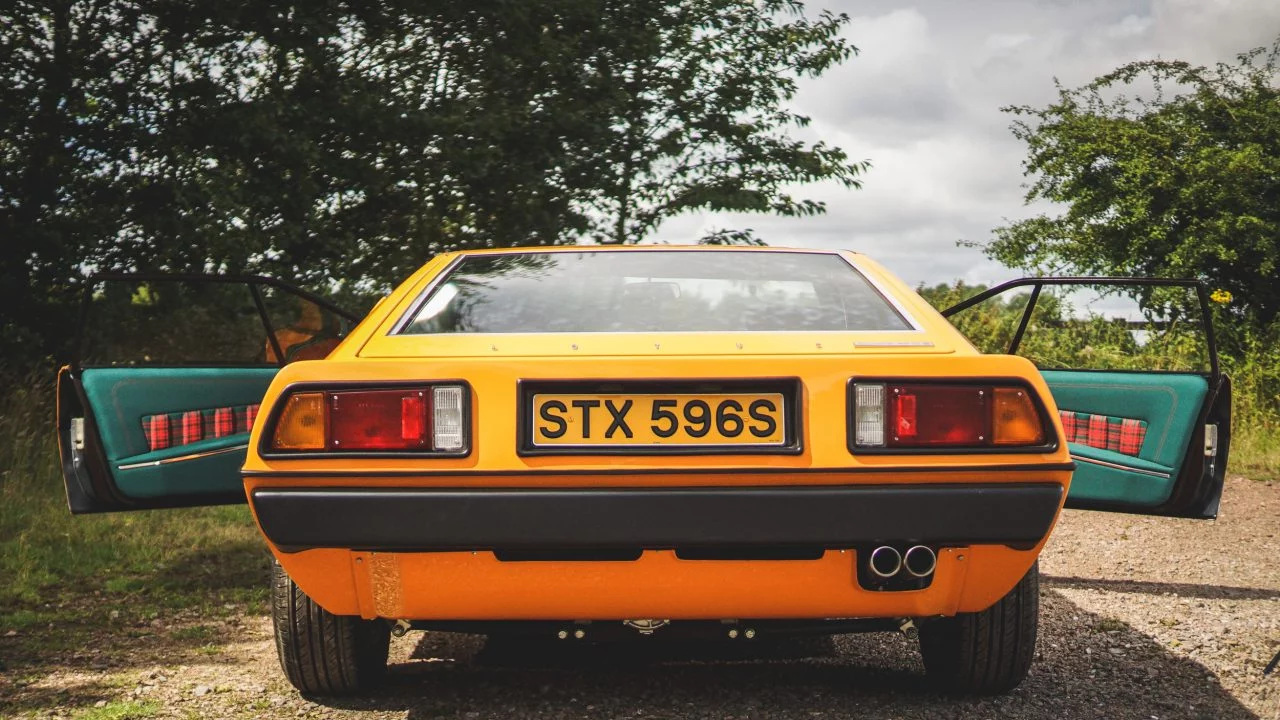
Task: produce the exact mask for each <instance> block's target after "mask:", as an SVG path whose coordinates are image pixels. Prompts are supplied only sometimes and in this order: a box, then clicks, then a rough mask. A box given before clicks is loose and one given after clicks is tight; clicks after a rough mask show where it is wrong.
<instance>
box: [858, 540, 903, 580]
mask: <svg viewBox="0 0 1280 720" xmlns="http://www.w3.org/2000/svg"><path fill="white" fill-rule="evenodd" d="M867 567H868V568H869V569H870V570H871V572H872V574H874V575H877V576H879V577H882V578H891V577H893V576H894V575H897V574H898V571H899V570H901V569H902V553H900V552H898V549H897V548H892V547H889V546H888V545H881V546H880V547H878V548H876V549H875V550H872V551H871V557H870V558H868V559H867Z"/></svg>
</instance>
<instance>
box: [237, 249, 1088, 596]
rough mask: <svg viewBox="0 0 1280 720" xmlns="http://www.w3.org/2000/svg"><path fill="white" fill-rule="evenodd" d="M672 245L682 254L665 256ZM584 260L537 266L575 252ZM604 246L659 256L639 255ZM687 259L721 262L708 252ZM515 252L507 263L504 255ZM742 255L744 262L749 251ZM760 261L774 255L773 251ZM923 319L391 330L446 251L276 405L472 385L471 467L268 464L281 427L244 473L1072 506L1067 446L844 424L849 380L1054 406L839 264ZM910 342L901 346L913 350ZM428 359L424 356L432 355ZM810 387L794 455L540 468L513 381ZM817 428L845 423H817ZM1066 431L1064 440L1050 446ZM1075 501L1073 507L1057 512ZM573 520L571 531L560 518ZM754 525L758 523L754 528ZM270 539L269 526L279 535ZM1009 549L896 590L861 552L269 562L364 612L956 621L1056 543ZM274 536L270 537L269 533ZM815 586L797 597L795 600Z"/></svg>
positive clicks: (449, 463) (332, 481) (279, 385)
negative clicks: (1049, 499) (954, 443)
mask: <svg viewBox="0 0 1280 720" xmlns="http://www.w3.org/2000/svg"><path fill="white" fill-rule="evenodd" d="M663 249H665V250H668V251H670V250H671V249H670V248H663ZM580 251H581V249H580V248H564V249H551V250H547V249H539V250H538V252H580ZM592 251H593V252H622V253H629V252H630V253H634V252H646V250H645V249H643V248H619V249H600V250H592ZM688 251H692V252H715V250H708V249H707V248H696V249H690V250H688ZM492 252H499V253H503V252H510V251H492ZM734 252H742V250H741V249H737V250H734ZM752 252H763V253H769V252H778V251H777V250H772V249H760V250H752ZM841 254H842V255H844V256H845V257H846V258H847V259H848V260H849V261H850V262H851V263H852V264H853V265H854V266H855V267H856V268H857V269H858V270H859V271H861V272H862V273H864V274H865V275H866V276H867V277H868V278H869V279H871V280H872V281H873V282H874V283H875V284H877V285H879V286H880V287H881V288H882V289H883V290H884V291H886V292H888V293H891V294H892V296H893V297H894V298H895V299H896V300H897V302H899V303H900V304H901V305H902V306H903V308H904V309H905V310H906V311H907V312H908V313H909V314H910V316H911V317H913V318H914V319H915V320H916V321H917V322H918V324H919V326H920V330H919V331H912V332H910V333H902V332H890V333H849V334H846V335H844V336H843V337H842V336H841V334H838V333H825V332H824V333H722V334H696V333H665V334H664V333H644V334H616V335H615V334H591V333H584V334H580V335H577V334H572V333H568V334H565V333H557V334H532V335H506V336H490V335H482V334H475V335H465V334H458V335H452V336H445V337H441V336H436V335H399V336H397V335H394V334H392V333H391V330H392V328H393V326H394V325H395V323H396V322H397V321H398V320H399V319H400V318H401V317H402V316H403V315H404V314H405V313H406V312H407V311H408V309H409V307H410V306H411V305H412V303H413V302H414V301H415V300H416V299H417V298H418V297H419V296H420V295H421V294H422V292H423V290H424V288H426V287H427V286H428V285H429V284H430V283H431V282H432V280H433V279H434V278H435V277H436V276H437V274H438V273H439V272H440V271H441V269H443V268H446V267H449V266H450V264H451V263H452V262H453V261H454V260H455V256H454V255H451V254H450V255H441V256H439V257H437V258H436V259H435V260H433V261H432V262H431V263H429V264H427V265H426V266H425V267H423V268H422V269H421V270H420V271H419V272H418V273H416V274H415V275H414V276H413V277H411V278H409V279H408V280H407V281H406V282H405V283H403V284H402V285H401V286H400V287H399V288H397V289H396V290H395V291H394V292H393V293H391V295H390V296H388V297H387V298H386V299H385V300H384V301H382V302H381V303H380V305H379V306H378V308H377V309H376V310H375V311H374V312H373V313H371V314H370V315H369V316H368V317H367V318H366V319H365V320H364V321H363V322H362V323H361V324H360V325H359V326H358V327H357V328H355V330H354V331H353V332H352V333H351V334H350V335H349V336H348V337H347V338H346V340H345V341H344V342H343V343H342V344H341V345H340V346H339V347H338V348H337V349H336V350H334V351H333V353H332V354H331V355H329V357H328V358H326V359H324V360H317V361H302V362H296V363H292V364H290V365H287V366H286V367H285V368H284V369H283V370H281V372H280V373H279V375H277V376H276V379H275V381H274V382H273V383H272V384H271V387H270V389H269V390H268V391H267V394H266V396H265V398H264V399H263V407H264V408H270V407H274V406H276V405H277V404H278V403H279V400H280V398H281V397H282V396H283V395H284V394H285V393H286V392H287V391H288V389H289V388H290V387H293V386H296V385H297V384H299V383H318V384H325V383H339V384H353V385H370V386H376V385H379V384H395V383H402V382H414V381H420V380H422V379H423V378H424V377H427V378H439V379H452V378H463V379H465V380H466V382H467V383H468V384H469V385H470V389H471V392H472V398H473V403H474V405H473V407H474V408H475V409H474V412H472V414H471V418H470V421H471V428H470V430H471V436H472V437H473V438H474V441H473V443H472V448H471V453H470V454H469V455H468V456H467V457H460V458H431V459H424V460H416V459H411V458H397V459H382V458H369V457H364V458H346V459H334V458H323V457H322V458H311V459H278V458H277V459H271V460H268V459H264V458H263V457H262V456H261V454H260V450H259V448H260V447H261V446H262V444H263V443H262V440H263V437H262V435H263V433H264V428H265V423H266V420H267V419H268V418H269V413H267V412H263V413H261V414H260V415H259V420H258V422H257V424H256V425H255V427H254V435H253V438H252V440H251V442H250V452H249V455H248V458H247V460H246V461H245V465H244V476H245V487H246V491H247V493H248V496H249V498H250V505H251V506H252V507H255V511H256V509H257V504H256V503H255V502H254V498H255V495H257V494H259V493H263V492H266V491H280V492H285V493H287V492H291V491H295V490H296V489H297V488H309V489H323V488H345V487H350V486H351V485H352V483H353V482H358V483H359V485H360V486H361V487H365V488H379V489H402V490H416V489H451V490H456V489H466V490H473V489H480V488H493V489H498V488H508V489H525V488H527V489H534V488H537V489H553V488H566V489H567V488H693V487H725V486H729V487H747V486H751V487H803V488H814V487H825V486H840V487H854V488H856V487H859V486H882V485H917V484H919V485H938V484H949V485H957V484H959V485H964V484H974V483H980V484H984V485H985V484H995V483H1010V484H1026V483H1042V484H1050V485H1053V486H1054V487H1055V488H1057V489H1058V493H1057V494H1058V496H1059V497H1060V498H1065V496H1066V490H1067V487H1068V486H1069V484H1070V481H1071V460H1070V458H1069V456H1068V454H1067V449H1066V446H1065V445H1064V444H1061V443H1056V442H1054V443H1051V444H1052V445H1053V447H1052V448H1050V449H1046V450H1045V451H1043V452H1038V453H1034V454H1027V453H1021V452H1019V453H998V452H995V453H981V454H975V453H966V454H957V455H951V454H927V455H921V456H910V457H909V459H908V457H904V456H901V455H887V456H886V455H878V456H864V457H857V456H854V455H853V454H851V453H850V451H849V449H848V447H847V444H846V429H845V423H844V422H843V420H842V419H843V418H844V417H845V416H846V414H847V399H846V396H847V386H848V383H849V380H850V378H851V377H852V376H853V375H854V371H853V368H855V367H856V369H857V370H856V372H857V373H858V374H861V375H866V376H873V377H893V378H915V379H944V380H962V379H965V378H992V377H999V378H1008V379H1016V380H1018V381H1022V382H1025V383H1026V384H1028V385H1029V386H1030V387H1031V388H1032V389H1033V390H1034V391H1035V392H1036V393H1038V394H1039V396H1040V397H1041V398H1042V400H1043V402H1044V403H1045V404H1046V408H1047V409H1048V410H1049V416H1050V417H1053V418H1056V416H1057V412H1056V408H1054V407H1053V405H1052V402H1053V401H1052V398H1051V396H1050V394H1049V392H1048V389H1047V388H1046V387H1045V386H1044V383H1043V380H1041V378H1040V375H1039V373H1038V372H1037V371H1036V369H1035V367H1034V366H1032V365H1031V363H1029V362H1028V361H1026V360H1024V359H1022V358H1018V357H1012V356H984V355H981V354H979V353H978V352H977V351H975V350H974V349H973V348H972V347H971V346H970V345H969V343H968V342H967V341H965V339H964V338H963V337H962V336H961V335H960V334H959V333H958V332H957V331H956V330H955V329H954V328H953V327H952V326H951V325H950V324H949V323H948V322H947V321H946V320H945V319H943V318H942V317H941V316H940V315H938V313H937V312H936V311H935V310H933V309H932V308H931V307H929V306H928V304H927V303H925V302H924V301H923V300H922V299H920V297H919V296H918V295H916V294H915V293H914V292H912V291H911V290H910V289H909V288H908V287H906V286H905V285H903V283H901V281H899V280H897V279H896V278H894V277H893V276H892V275H890V274H889V273H888V272H886V271H885V270H884V269H883V268H882V267H881V266H879V265H878V264H876V263H874V262H873V261H871V260H870V259H869V258H867V257H865V256H862V255H858V254H855V253H841ZM904 335H905V336H907V337H906V338H905V339H904ZM423 358H430V359H429V360H426V361H424V360H423ZM793 376H794V377H798V378H800V380H801V383H802V385H803V388H804V392H803V399H802V410H801V413H802V415H803V417H804V418H805V419H806V420H807V422H805V423H804V438H803V443H802V447H803V451H802V452H801V453H799V454H796V455H782V456H773V455H771V456H741V455H738V456H735V455H697V456H669V455H642V456H616V455H615V456H606V457H599V456H552V457H545V456H535V457H522V456H521V455H519V454H518V453H517V445H518V443H517V437H516V435H517V428H518V427H519V418H518V417H517V414H518V408H519V401H518V398H517V386H518V384H519V383H520V382H521V381H525V382H527V381H531V380H540V379H546V380H563V379H566V378H572V379H575V380H601V381H609V380H618V379H623V378H625V379H638V378H644V379H662V380H682V379H704V378H718V379H735V378H742V379H750V378H775V377H793ZM823 418H830V419H833V420H839V421H838V422H823V421H822V419H823ZM1059 432H1060V429H1059V426H1054V427H1053V428H1051V429H1050V434H1051V435H1053V436H1054V437H1056V436H1057V434H1058V433H1059ZM1060 504H1061V501H1059V506H1060ZM563 522H565V523H573V522H574V518H573V517H565V518H563ZM742 522H743V523H744V524H746V525H749V524H750V523H751V522H752V519H751V518H749V517H744V518H742ZM266 529H267V528H264V530H266ZM1044 529H1045V535H1044V536H1042V537H1039V538H1036V540H1035V542H1034V544H1033V545H1032V546H1031V547H1025V548H1022V549H1015V548H1012V547H1009V546H1007V545H1004V544H964V545H957V546H953V547H946V548H943V549H941V550H940V552H939V557H938V569H937V571H936V575H935V578H934V580H933V582H932V583H931V584H930V586H929V587H928V588H926V589H923V590H919V591H909V592H905V593H902V594H897V593H885V592H879V591H873V590H865V589H862V588H860V587H859V585H858V582H857V580H856V575H857V572H856V568H857V563H858V562H859V558H858V553H857V552H856V551H854V550H852V549H850V548H831V549H829V550H828V551H827V552H826V553H825V554H824V555H823V556H822V557H821V558H820V559H816V560H806V561H793V560H777V561H771V560H699V561H682V560H680V559H678V558H677V557H676V554H675V550H674V549H668V548H654V549H645V550H644V552H643V555H642V556H641V557H640V558H639V559H637V560H629V561H601V562H583V561H568V560H565V561H556V560H549V561H543V562H524V563H516V562H502V561H500V560H498V559H497V558H495V556H494V553H493V552H492V551H487V550H463V551H454V552H448V551H432V552H374V551H366V550H355V549H345V548H317V549H306V550H300V551H295V552H286V551H284V550H282V549H281V548H280V547H279V546H277V545H276V544H274V543H272V544H271V547H272V552H273V553H274V554H275V556H276V558H277V559H278V560H279V562H280V564H281V565H282V566H283V567H284V568H285V570H286V571H287V572H288V573H289V575H290V577H292V578H293V579H294V580H295V581H296V582H297V583H298V585H299V586H300V587H301V588H302V589H303V590H304V591H306V593H307V594H308V595H310V596H311V597H312V598H314V599H315V600H316V602H318V603H319V604H320V605H321V606H323V607H324V608H325V609H327V610H329V611H330V612H333V613H337V614H343V615H360V616H362V617H365V618H373V617H386V618H410V619H413V618H431V619H458V620H479V619H485V620H496V619H506V620H510V619H538V620H569V621H573V620H590V619H628V618H661V619H721V618H739V617H750V618H829V617H902V616H929V615H954V614H955V613H957V612H974V611H978V610H982V609H985V608H987V607H989V606H990V605H991V604H992V603H994V602H995V601H996V600H997V599H998V598H1000V597H1001V596H1003V595H1005V594H1006V593H1008V592H1009V590H1010V589H1011V588H1012V587H1013V586H1014V585H1015V584H1016V583H1017V582H1018V580H1019V579H1020V578H1021V577H1022V576H1023V575H1024V574H1025V573H1026V572H1027V570H1028V569H1029V568H1030V567H1031V564H1032V563H1033V562H1035V559H1036V556H1037V554H1038V553H1039V551H1040V548H1041V546H1042V545H1043V542H1044V540H1045V539H1047V532H1048V530H1049V528H1048V527H1045V528H1044ZM266 536H267V537H268V540H269V541H270V537H271V533H270V532H269V531H268V532H266ZM800 588H803V591H798V589H800Z"/></svg>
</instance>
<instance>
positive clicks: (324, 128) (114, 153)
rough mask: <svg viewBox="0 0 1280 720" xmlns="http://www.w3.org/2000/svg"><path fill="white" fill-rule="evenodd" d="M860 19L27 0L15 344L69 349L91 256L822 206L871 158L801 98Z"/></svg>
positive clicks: (719, 5) (597, 228)
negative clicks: (811, 127)
mask: <svg viewBox="0 0 1280 720" xmlns="http://www.w3.org/2000/svg"><path fill="white" fill-rule="evenodd" d="M846 22H847V18H845V17H844V16H842V15H841V16H834V15H831V14H826V13H824V14H820V15H818V16H817V17H816V18H814V19H809V18H808V17H806V16H805V15H804V14H803V12H802V6H801V5H800V4H799V3H797V2H792V1H790V0H765V1H763V2H758V3H742V2H739V1H738V0H678V1H677V2H669V1H659V0H606V1H605V2H598V1H596V0H546V1H545V2H536V3H529V2H511V1H509V0H478V1H477V2H473V3H458V2H453V1H452V0H381V1H380V2H378V3H365V2H355V1H353V0H320V1H318V2H308V3H298V2H294V1H291V0H227V1H226V2H219V3H173V2H164V1H162V0H44V1H36V0H16V1H15V2H12V3H10V4H8V5H7V6H5V8H3V9H0V27H4V28H5V32H4V33H0V242H2V243H4V245H3V249H2V250H0V276H2V277H4V278H5V280H6V282H4V283H0V314H2V315H0V330H2V331H3V332H4V333H5V337H6V339H7V340H8V341H9V342H7V343H6V346H5V348H4V349H3V351H0V359H9V360H13V359H14V358H19V357H30V356H32V355H36V356H39V355H45V354H53V355H60V354H61V353H62V351H63V348H64V347H65V341H66V340H67V339H68V335H69V334H70V332H71V330H72V328H74V326H75V322H74V320H75V316H76V306H77V303H76V301H77V299H78V297H77V296H78V293H79V291H80V285H81V283H82V281H83V276H84V273H85V272H86V271H87V270H93V269H100V270H170V271H205V270H216V271H225V272H243V271H250V272H264V273H268V274H274V275H279V276H282V277H287V278H290V279H294V280H298V281H301V282H302V283H304V284H308V285H311V286H313V287H317V288H321V289H324V290H326V291H329V290H332V289H333V288H334V287H335V284H341V285H343V286H344V288H345V289H347V290H348V291H349V290H350V289H352V288H354V289H356V290H357V291H358V290H361V289H363V290H364V291H369V290H377V289H381V288H384V287H385V286H387V285H388V284H390V283H392V282H395V281H397V280H399V279H400V278H402V277H404V276H405V275H406V274H407V273H408V272H409V271H410V270H412V269H413V268H416V267H417V266H419V265H420V264H421V263H423V262H425V261H426V260H427V259H429V258H430V257H431V256H432V255H434V254H436V253H439V252H442V251H445V250H451V249H457V248H466V247H501V246H510V245H530V244H531V245H538V244H555V243H568V242H574V241H577V240H579V239H586V238H592V239H597V240H604V241H610V242H618V241H626V242H633V241H637V240H640V239H642V238H643V237H644V236H645V235H647V234H648V233H650V232H652V231H653V230H654V229H655V228H656V227H657V226H658V225H659V224H660V223H661V222H662V220H663V219H665V218H668V217H671V216H673V215H676V214H679V213H681V212H687V211H690V210H695V209H713V210H714V209H727V210H743V211H756V212H774V213H783V214H789V215H804V214H812V213H815V212H821V211H822V209H823V208H822V206H821V205H820V204H818V203H814V202H810V201H805V200H802V199H795V198H793V197H791V196H790V195H789V192H790V187H791V186H792V185H794V184H796V183H802V182H806V181H812V180H823V179H833V180H835V181H837V182H841V183H843V184H845V185H846V186H849V187H853V186H856V177H857V175H858V173H859V172H860V171H861V170H862V168H863V165H861V164H859V163H852V162H849V161H848V160H847V158H846V157H845V155H844V153H843V152H841V151H840V150H838V149H836V148H830V147H827V146H825V145H822V144H820V143H805V142H799V141H795V140H791V139H789V138H788V136H787V132H788V131H789V130H791V129H793V128H795V127H797V126H802V125H803V124H804V123H805V122H806V119H805V118H803V117H801V116H799V115H796V114H795V113H792V112H790V111H788V110H786V108H785V105H786V104H787V103H786V101H787V100H788V99H789V98H790V97H791V95H792V94H793V93H794V91H795V82H796V79H797V78H799V77H803V76H806V75H815V74H818V73H821V72H822V71H823V70H825V69H827V68H829V67H831V66H832V65H834V64H835V63H838V62H841V61H842V60H844V59H845V58H847V57H848V56H849V55H850V54H851V53H852V52H853V48H851V47H850V46H848V45H847V43H846V42H845V41H844V40H843V39H841V38H840V37H839V31H840V29H841V28H842V27H843V26H844V25H845V23H846ZM692 239H693V238H691V240H692ZM717 239H719V240H727V241H742V240H744V239H747V240H749V239H750V238H749V234H747V233H744V232H741V231H736V232H728V233H724V234H722V235H721V236H719V237H718V238H717Z"/></svg>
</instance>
